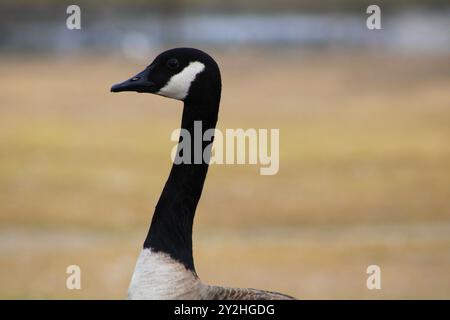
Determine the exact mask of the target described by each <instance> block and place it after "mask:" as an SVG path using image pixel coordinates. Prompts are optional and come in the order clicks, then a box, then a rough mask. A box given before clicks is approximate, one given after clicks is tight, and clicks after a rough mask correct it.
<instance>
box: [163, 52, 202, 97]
mask: <svg viewBox="0 0 450 320" xmlns="http://www.w3.org/2000/svg"><path fill="white" fill-rule="evenodd" d="M204 69H205V65H204V64H203V63H201V62H198V61H194V62H191V63H189V65H188V66H187V67H186V68H184V69H183V71H181V72H180V73H177V74H176V75H173V76H172V77H171V78H170V80H169V81H168V82H167V84H166V85H165V86H164V87H162V88H161V89H160V90H159V91H158V94H159V95H162V96H164V97H168V98H173V99H178V100H183V99H184V98H186V96H187V94H188V92H189V88H190V87H191V83H192V82H193V81H194V80H195V77H196V76H197V75H198V74H199V73H200V72H202V71H203V70H204Z"/></svg>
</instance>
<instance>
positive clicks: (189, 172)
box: [144, 101, 219, 272]
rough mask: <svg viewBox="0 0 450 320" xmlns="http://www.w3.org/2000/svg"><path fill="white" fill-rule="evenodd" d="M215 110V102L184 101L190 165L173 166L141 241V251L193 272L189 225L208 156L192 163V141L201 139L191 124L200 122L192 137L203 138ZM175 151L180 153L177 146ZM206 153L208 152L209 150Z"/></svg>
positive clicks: (193, 151) (201, 184) (205, 172)
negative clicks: (165, 257)
mask: <svg viewBox="0 0 450 320" xmlns="http://www.w3.org/2000/svg"><path fill="white" fill-rule="evenodd" d="M218 108H219V102H218V101H217V102H215V103H204V104H202V103H190V102H185V104H184V109H183V118H182V122H181V128H182V129H185V130H187V131H188V132H189V133H190V136H191V143H190V148H191V163H190V164H187V163H181V164H175V163H174V164H173V166H172V169H171V171H170V175H169V178H168V180H167V182H166V185H165V186H164V189H163V191H162V194H161V196H160V198H159V201H158V204H157V205H156V209H155V213H154V215H153V219H152V223H151V226H150V230H149V232H148V235H147V238H146V239H145V242H144V248H150V249H152V250H153V251H157V252H164V253H167V254H169V255H170V256H171V257H172V258H174V259H176V260H178V261H180V262H182V263H183V264H184V265H185V266H186V268H188V269H190V270H192V271H194V272H195V267H194V260H193V255H192V225H193V221H194V215H195V209H196V208H197V203H198V201H199V200H200V196H201V194H202V189H203V184H204V182H205V178H206V174H207V172H208V163H209V157H210V152H209V155H208V156H207V159H204V158H203V157H202V158H201V163H198V162H197V163H195V162H194V160H198V156H197V159H194V154H195V151H196V150H197V152H198V149H199V148H198V146H197V148H195V144H194V140H195V139H197V140H198V141H200V140H199V139H200V138H201V137H200V138H199V137H198V136H194V124H195V122H197V121H201V125H202V128H201V131H200V132H199V131H198V129H197V131H195V134H196V135H198V133H201V135H202V137H203V133H204V132H205V131H206V130H208V129H213V128H215V126H216V122H217V114H218ZM197 124H198V123H197ZM180 140H181V137H180ZM201 141H202V147H201V151H202V154H203V151H204V150H205V148H206V147H207V146H208V145H209V144H210V143H211V141H209V142H208V141H206V142H203V139H201ZM184 146H186V145H184ZM195 149H196V150H195ZM178 150H180V144H179V146H178ZM207 150H209V151H210V148H208V149H207ZM207 153H208V151H207ZM204 160H206V162H205V161H204Z"/></svg>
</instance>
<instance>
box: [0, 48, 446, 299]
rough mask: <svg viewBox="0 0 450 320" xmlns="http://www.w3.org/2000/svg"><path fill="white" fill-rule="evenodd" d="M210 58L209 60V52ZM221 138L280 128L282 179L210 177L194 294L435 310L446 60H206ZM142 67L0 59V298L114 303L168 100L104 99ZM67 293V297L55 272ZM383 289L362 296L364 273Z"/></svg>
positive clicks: (129, 268)
mask: <svg viewBox="0 0 450 320" xmlns="http://www.w3.org/2000/svg"><path fill="white" fill-rule="evenodd" d="M213 54H214V51H213ZM215 56H217V60H218V62H219V64H220V65H221V68H222V76H223V94H222V104H221V113H220V118H219V125H218V126H219V128H221V129H225V128H279V129H280V152H281V155H280V171H279V173H278V174H277V175H275V176H260V175H259V166H251V165H245V166H232V165H222V166H213V167H211V169H210V172H209V175H208V179H207V182H206V189H205V191H204V193H203V196H202V199H201V201H200V204H199V207H198V210H197V216H196V224H195V227H194V232H195V234H194V245H195V247H194V256H195V259H196V267H197V271H198V273H199V275H200V276H201V277H202V279H203V280H204V281H206V282H210V283H215V284H222V285H227V286H241V287H257V288H265V289H270V290H276V291H282V292H285V293H288V294H291V295H294V296H296V297H298V298H303V299H309V298H331V299H334V298H344V299H345V298H356V299H359V298H368V299H378V298H447V299H448V298H450V273H449V270H450V144H449V141H450V125H449V124H450V90H449V87H450V68H449V64H448V58H449V57H448V56H443V57H435V56H420V57H417V56H398V55H390V54H381V55H380V54H373V53H367V52H363V53H358V54H355V53H349V52H333V53H331V52H330V53H327V52H323V53H320V54H319V53H308V52H300V53H299V52H297V51H296V50H292V51H280V52H265V53H262V52H261V51H259V52H256V51H254V52H252V51H248V52H246V53H242V52H228V53H217V52H216V53H215ZM143 66H144V64H142V63H132V62H124V61H123V59H120V58H118V57H106V58H105V57H101V56H83V57H65V58H58V57H48V56H47V57H46V56H18V57H12V56H2V59H0V70H2V76H1V77H0V298H68V299H70V298H77V299H78V298H100V299H102V298H118V299H121V298H124V297H126V291H127V286H128V283H129V280H130V276H131V274H132V272H133V268H134V263H135V260H136V257H137V255H138V252H139V250H140V247H141V244H142V242H143V239H144V237H145V234H146V232H147V229H148V224H149V221H150V219H151V215H152V212H153V207H154V205H155V204H156V201H157V199H158V197H159V194H160V191H161V189H162V186H163V184H164V182H165V179H166V178H167V174H168V171H169V169H170V166H171V163H170V150H171V148H172V146H173V142H172V141H170V134H171V132H172V130H174V129H175V128H176V127H177V126H178V125H179V122H180V116H181V105H180V103H179V102H176V101H173V100H168V99H164V98H161V97H157V96H153V95H143V94H133V93H129V94H120V95H117V94H111V93H110V92H109V88H110V86H111V84H113V83H115V82H118V81H121V80H124V79H126V78H127V77H129V76H131V75H133V74H134V72H137V71H140V69H142V67H143ZM70 264H78V265H79V266H80V267H81V269H82V290H79V291H69V290H67V289H66V288H65V282H66V276H67V275H66V274H65V270H66V267H67V266H68V265H70ZM370 264H377V265H379V266H380V267H381V270H382V289H381V290H373V291H371V290H368V289H367V288H366V278H367V274H366V268H367V266H368V265H370Z"/></svg>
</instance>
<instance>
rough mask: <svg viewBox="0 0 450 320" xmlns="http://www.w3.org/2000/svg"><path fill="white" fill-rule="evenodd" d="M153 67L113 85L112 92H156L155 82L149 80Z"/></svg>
mask: <svg viewBox="0 0 450 320" xmlns="http://www.w3.org/2000/svg"><path fill="white" fill-rule="evenodd" d="M150 69H151V68H147V69H145V70H144V71H142V72H140V73H138V74H137V75H135V76H134V77H132V78H130V79H128V80H126V81H124V82H121V83H117V84H115V85H113V86H112V87H111V92H122V91H136V92H148V93H154V92H155V91H156V88H155V87H156V86H155V83H153V82H151V81H149V80H148V78H149V74H150V71H151V70H150Z"/></svg>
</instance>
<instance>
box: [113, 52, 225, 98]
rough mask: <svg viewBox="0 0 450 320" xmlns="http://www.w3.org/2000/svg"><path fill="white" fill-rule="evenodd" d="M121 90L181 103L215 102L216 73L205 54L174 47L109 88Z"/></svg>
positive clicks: (217, 87) (218, 73) (215, 66)
mask: <svg viewBox="0 0 450 320" xmlns="http://www.w3.org/2000/svg"><path fill="white" fill-rule="evenodd" d="M122 91H135V92H144V93H153V94H157V95H160V96H164V97H168V98H172V99H176V100H181V101H185V102H210V103H218V102H219V100H220V91H221V80H220V71H219V68H218V66H217V63H216V62H215V61H214V60H213V59H212V58H211V57H210V56H209V55H208V54H207V53H205V52H203V51H201V50H198V49H193V48H175V49H171V50H167V51H164V52H163V53H161V54H160V55H158V56H157V57H156V58H155V60H153V62H152V63H151V64H150V65H149V66H148V67H147V68H145V69H144V70H143V71H141V72H139V73H138V74H136V75H135V76H133V77H131V78H130V79H128V80H126V81H124V82H121V83H118V84H115V85H113V86H112V87H111V92H122ZM205 100H206V101H205Z"/></svg>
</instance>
